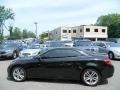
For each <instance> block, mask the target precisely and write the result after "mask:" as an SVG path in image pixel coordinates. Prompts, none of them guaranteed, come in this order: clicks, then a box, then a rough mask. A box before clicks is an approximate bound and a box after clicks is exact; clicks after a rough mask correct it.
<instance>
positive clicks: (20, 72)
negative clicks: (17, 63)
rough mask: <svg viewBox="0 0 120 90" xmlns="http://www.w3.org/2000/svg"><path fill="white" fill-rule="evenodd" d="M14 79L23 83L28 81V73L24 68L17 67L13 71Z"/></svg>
mask: <svg viewBox="0 0 120 90" xmlns="http://www.w3.org/2000/svg"><path fill="white" fill-rule="evenodd" d="M12 78H13V79H14V80H15V81H17V82H22V81H24V80H25V79H26V72H25V70H24V69H23V68H22V67H15V68H13V70H12Z"/></svg>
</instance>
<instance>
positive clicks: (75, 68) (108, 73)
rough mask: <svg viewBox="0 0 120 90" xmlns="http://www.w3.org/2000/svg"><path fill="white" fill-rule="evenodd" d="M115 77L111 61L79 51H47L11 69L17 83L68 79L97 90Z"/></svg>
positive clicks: (19, 59)
mask: <svg viewBox="0 0 120 90" xmlns="http://www.w3.org/2000/svg"><path fill="white" fill-rule="evenodd" d="M113 73H114V67H113V65H112V64H111V61H110V60H109V59H108V58H106V57H104V56H99V55H92V54H89V53H87V52H85V51H82V50H78V49H77V48H53V49H44V50H43V51H41V54H40V55H37V56H34V57H24V58H23V57H22V58H17V59H16V60H14V61H13V62H11V64H10V65H9V67H8V77H9V78H12V79H13V80H15V81H17V82H21V81H24V80H26V78H42V79H67V80H82V81H83V82H84V83H85V84H86V85H89V86H95V85H97V84H99V83H100V82H101V81H102V80H104V79H107V78H109V77H112V76H113Z"/></svg>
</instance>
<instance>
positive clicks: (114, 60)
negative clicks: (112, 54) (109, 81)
mask: <svg viewBox="0 0 120 90" xmlns="http://www.w3.org/2000/svg"><path fill="white" fill-rule="evenodd" d="M112 61H120V59H114V60H112Z"/></svg>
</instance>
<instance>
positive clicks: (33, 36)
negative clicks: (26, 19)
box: [28, 31, 36, 38]
mask: <svg viewBox="0 0 120 90" xmlns="http://www.w3.org/2000/svg"><path fill="white" fill-rule="evenodd" d="M28 37H29V38H35V37H36V35H35V33H33V32H31V31H29V32H28Z"/></svg>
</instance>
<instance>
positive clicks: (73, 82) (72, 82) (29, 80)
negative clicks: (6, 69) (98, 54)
mask: <svg viewBox="0 0 120 90" xmlns="http://www.w3.org/2000/svg"><path fill="white" fill-rule="evenodd" d="M7 80H9V81H14V80H12V79H10V78H7ZM31 81H32V82H43V83H45V82H46V83H58V84H59V83H60V84H78V85H83V86H86V85H85V84H84V83H82V81H79V80H61V79H27V80H26V81H25V82H31ZM18 83H19V82H18ZM106 84H108V80H107V79H106V80H103V81H102V82H101V83H99V85H106Z"/></svg>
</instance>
